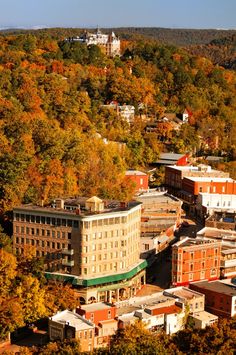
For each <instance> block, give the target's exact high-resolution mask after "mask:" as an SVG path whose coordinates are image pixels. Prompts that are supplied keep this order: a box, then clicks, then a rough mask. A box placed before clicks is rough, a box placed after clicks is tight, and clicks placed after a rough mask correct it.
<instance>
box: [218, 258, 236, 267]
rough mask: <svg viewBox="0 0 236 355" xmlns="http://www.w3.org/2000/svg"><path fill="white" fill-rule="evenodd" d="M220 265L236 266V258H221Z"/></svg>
mask: <svg viewBox="0 0 236 355" xmlns="http://www.w3.org/2000/svg"><path fill="white" fill-rule="evenodd" d="M220 266H221V267H224V268H228V267H232V266H236V259H231V260H230V259H229V260H221V262H220Z"/></svg>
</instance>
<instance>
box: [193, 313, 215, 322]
mask: <svg viewBox="0 0 236 355" xmlns="http://www.w3.org/2000/svg"><path fill="white" fill-rule="evenodd" d="M191 317H192V318H195V319H198V320H201V321H205V322H206V321H213V320H217V319H218V317H217V316H216V315H215V314H212V313H209V312H206V311H201V312H194V314H193V315H191Z"/></svg>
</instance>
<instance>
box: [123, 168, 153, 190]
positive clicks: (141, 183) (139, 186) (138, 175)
mask: <svg viewBox="0 0 236 355" xmlns="http://www.w3.org/2000/svg"><path fill="white" fill-rule="evenodd" d="M125 179H126V180H131V181H132V182H133V183H134V184H135V190H136V191H146V190H148V175H147V174H145V173H143V172H142V171H139V170H127V171H126V173H125Z"/></svg>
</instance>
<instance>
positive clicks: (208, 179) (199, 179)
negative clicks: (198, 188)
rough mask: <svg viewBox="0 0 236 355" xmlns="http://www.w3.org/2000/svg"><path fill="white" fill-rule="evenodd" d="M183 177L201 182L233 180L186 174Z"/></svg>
mask: <svg viewBox="0 0 236 355" xmlns="http://www.w3.org/2000/svg"><path fill="white" fill-rule="evenodd" d="M184 179H188V180H191V181H202V182H211V181H212V182H234V181H235V180H233V179H231V178H225V177H213V176H212V177H208V176H206V177H205V176H186V177H185V178H184Z"/></svg>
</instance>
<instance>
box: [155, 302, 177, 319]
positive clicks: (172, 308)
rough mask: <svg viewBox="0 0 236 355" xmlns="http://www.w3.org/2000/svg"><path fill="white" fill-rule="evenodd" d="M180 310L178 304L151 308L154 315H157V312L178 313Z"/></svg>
mask: <svg viewBox="0 0 236 355" xmlns="http://www.w3.org/2000/svg"><path fill="white" fill-rule="evenodd" d="M181 311H182V308H181V307H179V306H176V305H175V304H173V305H170V306H167V307H161V308H154V309H153V310H152V314H153V315H154V316H157V315H159V314H175V313H180V312H181Z"/></svg>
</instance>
